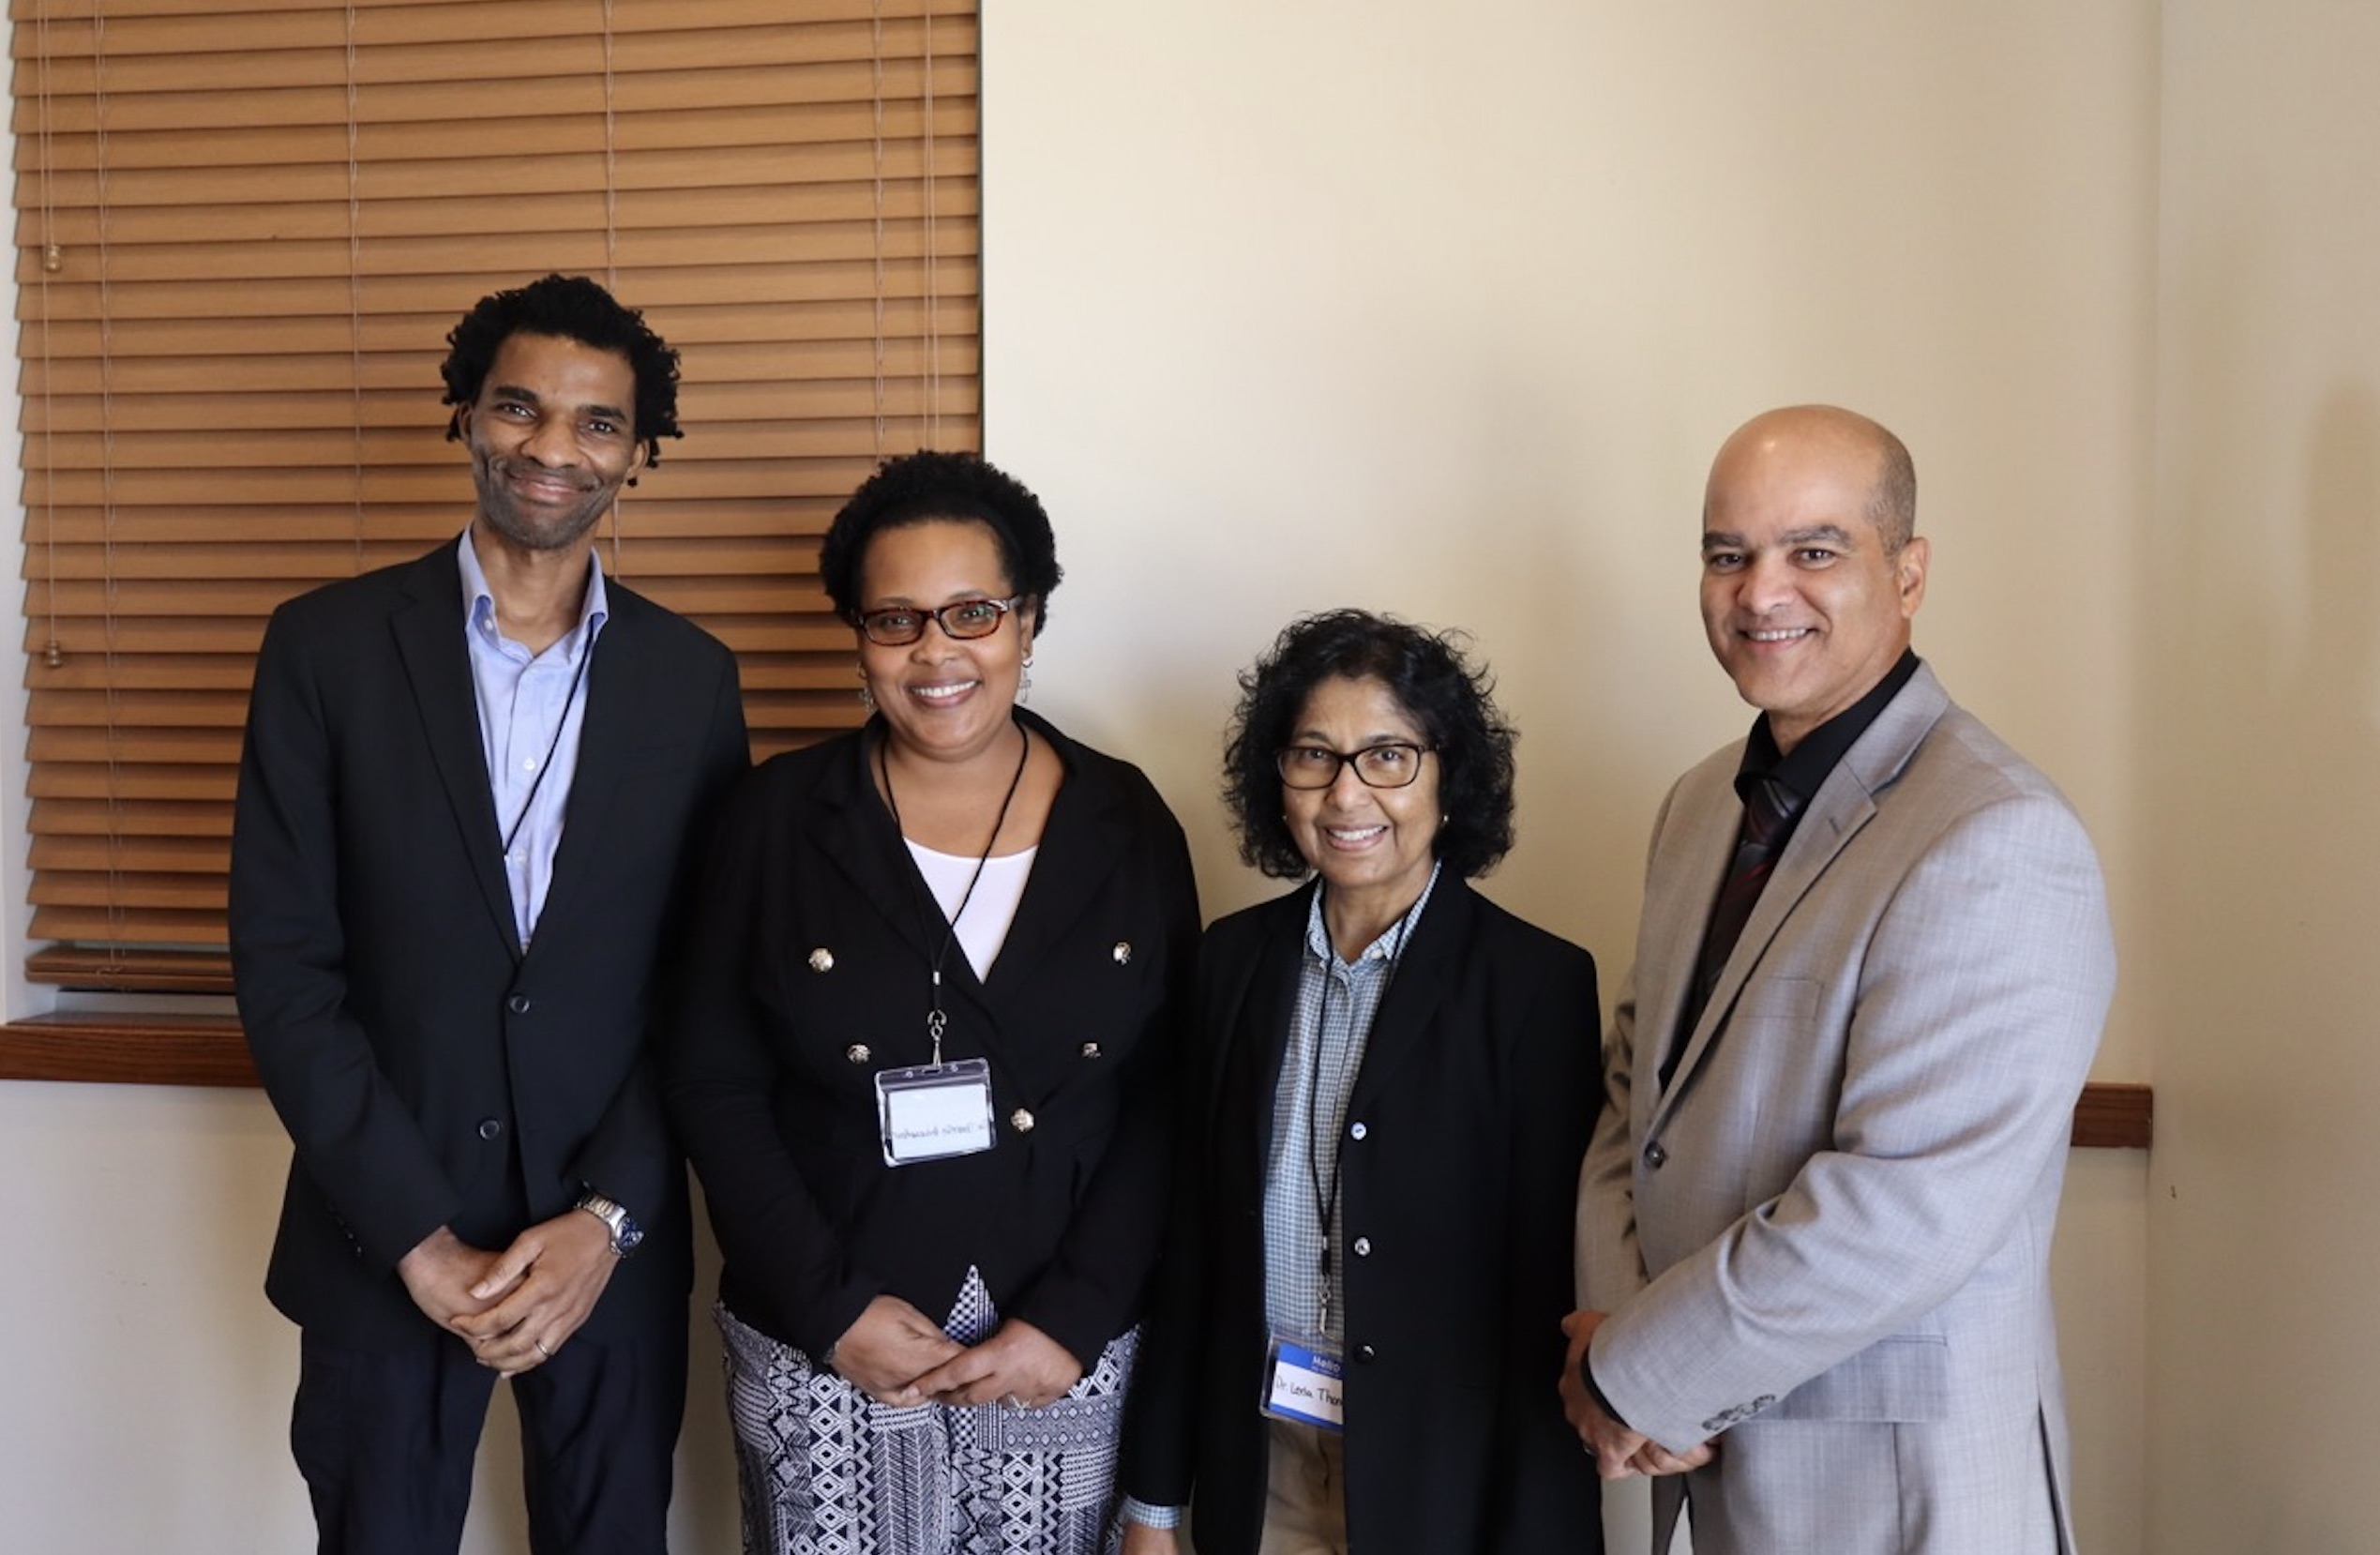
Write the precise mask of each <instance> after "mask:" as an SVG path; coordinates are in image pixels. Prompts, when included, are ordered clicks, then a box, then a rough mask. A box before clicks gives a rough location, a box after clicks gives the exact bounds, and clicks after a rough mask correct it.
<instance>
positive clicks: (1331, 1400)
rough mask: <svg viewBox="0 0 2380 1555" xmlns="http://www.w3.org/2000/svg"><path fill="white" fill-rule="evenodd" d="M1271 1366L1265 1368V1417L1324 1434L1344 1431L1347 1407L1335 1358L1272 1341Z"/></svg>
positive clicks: (1341, 1367) (1287, 1342)
mask: <svg viewBox="0 0 2380 1555" xmlns="http://www.w3.org/2000/svg"><path fill="white" fill-rule="evenodd" d="M1272 1362H1273V1364H1272V1365H1271V1366H1267V1367H1266V1368H1265V1377H1266V1382H1265V1398H1264V1412H1265V1413H1267V1414H1271V1415H1277V1416H1279V1417H1280V1418H1281V1419H1283V1420H1297V1421H1303V1423H1304V1424H1306V1425H1309V1426H1319V1427H1321V1428H1322V1429H1324V1430H1326V1431H1338V1430H1344V1429H1346V1428H1347V1405H1346V1402H1345V1398H1344V1396H1343V1394H1342V1391H1341V1388H1340V1386H1339V1377H1340V1374H1341V1373H1342V1372H1343V1371H1344V1370H1345V1366H1344V1364H1343V1363H1342V1362H1341V1360H1340V1358H1339V1357H1338V1356H1337V1355H1335V1354H1333V1352H1332V1351H1328V1350H1317V1349H1313V1348H1310V1347H1308V1346H1306V1345H1302V1344H1298V1343H1296V1342H1294V1341H1292V1340H1289V1339H1275V1340H1273V1356H1272Z"/></svg>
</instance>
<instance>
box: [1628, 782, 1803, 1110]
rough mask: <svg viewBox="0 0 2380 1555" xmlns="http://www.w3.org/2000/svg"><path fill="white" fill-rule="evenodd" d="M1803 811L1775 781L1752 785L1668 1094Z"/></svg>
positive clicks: (1672, 1051) (1667, 1071)
mask: <svg viewBox="0 0 2380 1555" xmlns="http://www.w3.org/2000/svg"><path fill="white" fill-rule="evenodd" d="M1800 809H1801V796H1800V794H1798V793H1794V792H1793V791H1792V790H1791V789H1789V788H1786V787H1785V785H1783V784H1782V783H1779V782H1778V781H1777V780H1776V779H1775V778H1756V779H1755V780H1754V782H1753V784H1752V792H1751V793H1750V794H1748V795H1747V796H1746V797H1745V799H1744V802H1743V826H1742V829H1741V830H1740V831H1739V832H1738V833H1737V834H1736V856H1735V861H1734V862H1733V863H1732V864H1730V865H1728V867H1727V878H1726V880H1725V883H1722V884H1721V885H1720V887H1719V900H1718V903H1717V904H1716V905H1715V906H1713V907H1712V908H1711V910H1710V928H1707V929H1705V930H1704V931H1703V936H1702V954H1701V955H1700V956H1699V957H1697V958H1696V959H1695V982H1694V988H1693V989H1692V990H1690V992H1689V993H1688V996H1687V999H1686V1008H1685V1013H1684V1015H1683V1016H1682V1017H1681V1018H1680V1020H1679V1022H1678V1031H1677V1034H1676V1036H1675V1038H1674V1039H1673V1040H1672V1041H1671V1042H1670V1044H1669V1052H1668V1056H1667V1057H1665V1058H1664V1059H1663V1060H1662V1064H1661V1083H1662V1086H1663V1088H1664V1090H1665V1089H1667V1088H1668V1085H1669V1077H1670V1076H1671V1075H1672V1074H1674V1073H1676V1072H1677V1068H1678V1059H1679V1057H1680V1055H1681V1054H1682V1053H1684V1052H1685V1050H1686V1041H1687V1038H1688V1037H1690V1036H1692V1035H1693V1034H1694V1029H1695V1023H1696V1022H1697V1021H1699V1020H1700V1019H1702V1011H1703V1006H1704V1005H1706V1004H1709V1003H1710V990H1711V989H1713V988H1716V987H1717V986H1718V983H1719V973H1720V971H1721V969H1722V968H1724V967H1725V966H1726V964H1727V957H1728V955H1729V953H1730V952H1732V951H1733V950H1734V949H1735V948H1736V941H1737V940H1738V939H1739V938H1740V937H1741V935H1742V933H1743V926H1744V922H1745V920H1747V919H1748V918H1750V917H1751V916H1752V907H1753V904H1754V903H1755V902H1756V901H1758V900H1759V899H1760V891H1761V887H1763V886H1765V885H1767V884H1768V883H1769V871H1770V869H1771V868H1774V866H1775V865H1776V862H1777V853H1778V852H1779V851H1780V850H1781V849H1782V848H1783V847H1784V844H1785V834H1786V829H1787V828H1788V827H1790V826H1791V825H1792V824H1793V818H1794V816H1795V815H1797V814H1798V813H1800Z"/></svg>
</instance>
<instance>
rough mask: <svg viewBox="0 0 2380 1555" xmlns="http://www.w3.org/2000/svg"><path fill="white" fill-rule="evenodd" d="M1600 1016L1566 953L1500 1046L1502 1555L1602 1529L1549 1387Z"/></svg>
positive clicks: (1591, 1113)
mask: <svg viewBox="0 0 2380 1555" xmlns="http://www.w3.org/2000/svg"><path fill="white" fill-rule="evenodd" d="M1601 1016H1602V1005H1601V1004H1598V1003H1597V999H1596V988H1595V963H1594V961H1593V959H1590V958H1589V956H1588V955H1587V954H1586V953H1585V952H1584V951H1580V950H1576V949H1574V948H1573V947H1571V946H1569V945H1563V946H1561V947H1560V957H1559V962H1558V963H1557V964H1556V966H1554V967H1553V968H1551V969H1549V974H1547V975H1544V976H1543V977H1541V978H1540V979H1539V987H1538V989H1536V992H1535V995H1534V997H1532V998H1531V999H1530V1000H1529V1001H1528V1003H1527V1004H1526V1005H1525V1006H1524V1007H1523V1009H1522V1010H1521V1012H1520V1014H1519V1017H1518V1020H1517V1023H1516V1025H1515V1026H1514V1030H1513V1032H1512V1034H1511V1036H1510V1038H1509V1040H1510V1043H1511V1048H1510V1050H1511V1053H1512V1064H1511V1067H1510V1072H1509V1076H1508V1080H1507V1083H1508V1085H1509V1087H1510V1091H1509V1095H1510V1102H1511V1105H1510V1109H1509V1111H1508V1114H1507V1118H1508V1125H1507V1126H1508V1130H1509V1133H1508V1138H1509V1141H1510V1159H1511V1165H1510V1170H1511V1173H1512V1189H1511V1192H1512V1204H1511V1211H1510V1221H1509V1228H1510V1229H1509V1233H1508V1234H1509V1245H1508V1246H1507V1247H1506V1250H1505V1262H1506V1273H1505V1281H1506V1290H1507V1292H1508V1300H1509V1302H1510V1309H1509V1310H1508V1312H1507V1313H1506V1316H1505V1321H1504V1336H1503V1338H1504V1362H1503V1382H1502V1390H1501V1396H1499V1398H1498V1400H1497V1427H1496V1429H1497V1438H1498V1441H1497V1449H1496V1453H1495V1461H1496V1464H1497V1466H1498V1470H1499V1472H1500V1473H1501V1474H1503V1475H1504V1476H1505V1477H1506V1482H1505V1483H1504V1484H1503V1485H1502V1486H1501V1487H1499V1494H1498V1495H1497V1496H1496V1497H1495V1502H1494V1504H1495V1507H1496V1517H1497V1521H1496V1525H1495V1527H1494V1529H1493V1531H1492V1535H1491V1539H1492V1542H1491V1546H1490V1547H1491V1548H1493V1549H1494V1550H1496V1551H1498V1552H1499V1555H1566V1552H1568V1551H1573V1550H1578V1549H1591V1548H1593V1547H1595V1544H1596V1541H1597V1535H1598V1533H1599V1532H1600V1529H1601V1523H1600V1517H1601V1514H1602V1506H1603V1494H1602V1487H1601V1483H1600V1482H1599V1481H1598V1480H1597V1478H1596V1476H1595V1473H1594V1472H1593V1469H1592V1467H1591V1465H1590V1464H1589V1460H1588V1458H1587V1457H1586V1455H1585V1454H1583V1453H1581V1452H1580V1451H1579V1446H1578V1438H1577V1437H1576V1435H1574V1433H1573V1432H1572V1430H1571V1428H1570V1426H1569V1424H1568V1423H1567V1422H1566V1421H1564V1420H1563V1418H1562V1412H1561V1403H1560V1399H1559V1395H1558V1393H1557V1391H1556V1387H1557V1383H1558V1382H1559V1378H1560V1373H1561V1366H1562V1357H1563V1354H1564V1352H1565V1351H1566V1350H1567V1345H1566V1343H1565V1341H1564V1339H1563V1337H1562V1333H1561V1327H1560V1324H1561V1319H1562V1316H1563V1314H1565V1313H1566V1312H1567V1311H1569V1309H1570V1305H1571V1288H1572V1242H1573V1226H1574V1209H1575V1185H1576V1183H1577V1181H1578V1170H1579V1159H1580V1157H1581V1155H1583V1154H1584V1153H1585V1151H1586V1148H1587V1136H1588V1130H1589V1127H1590V1126H1591V1125H1592V1124H1593V1122H1594V1118H1595V1101H1596V1089H1595V1053H1596V1048H1597V1025H1598V1022H1599V1021H1600V1019H1601Z"/></svg>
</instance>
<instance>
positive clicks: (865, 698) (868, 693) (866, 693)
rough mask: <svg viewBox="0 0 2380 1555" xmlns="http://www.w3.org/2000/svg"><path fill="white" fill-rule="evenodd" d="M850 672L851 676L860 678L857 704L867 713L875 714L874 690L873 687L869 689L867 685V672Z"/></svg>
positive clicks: (856, 670)
mask: <svg viewBox="0 0 2380 1555" xmlns="http://www.w3.org/2000/svg"><path fill="white" fill-rule="evenodd" d="M852 673H853V674H855V675H857V676H859V677H860V688H859V703H860V705H861V706H862V707H865V708H866V709H867V710H868V711H869V712H871V713H873V712H875V711H876V691H875V688H874V687H871V686H869V685H868V684H867V672H866V670H858V669H854V670H853V671H852Z"/></svg>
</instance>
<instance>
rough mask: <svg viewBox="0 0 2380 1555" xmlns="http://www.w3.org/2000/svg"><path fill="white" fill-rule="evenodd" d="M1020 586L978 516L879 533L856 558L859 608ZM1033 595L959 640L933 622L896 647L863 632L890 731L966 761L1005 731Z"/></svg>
mask: <svg viewBox="0 0 2380 1555" xmlns="http://www.w3.org/2000/svg"><path fill="white" fill-rule="evenodd" d="M1013 592H1014V590H1013V589H1012V587H1011V586H1010V583H1009V579H1008V569H1007V567H1006V566H1003V565H1002V561H1001V556H1000V542H999V541H998V540H996V539H995V538H993V536H992V532H991V528H990V526H989V525H987V524H984V523H981V522H978V521H974V520H972V519H927V520H926V521H923V522H920V523H905V524H901V525H899V526H898V527H896V528H892V529H886V530H882V531H880V532H879V533H878V534H877V535H876V536H875V537H874V538H873V539H871V540H869V541H868V542H867V550H866V553H865V554H864V555H863V556H862V557H861V559H860V566H859V598H860V609H861V610H862V611H881V610H890V609H893V608H894V607H896V606H907V607H911V608H913V609H918V610H939V609H941V607H942V606H944V605H950V604H956V603H957V602H958V601H959V600H962V599H1006V598H1007V597H1009V596H1010V595H1011V594H1012V593H1013ZM1032 627H1033V602H1032V600H1030V599H1027V600H1022V601H1019V602H1018V604H1017V609H1016V610H1014V611H1011V612H1010V613H1009V615H1008V616H1007V618H1006V619H1004V620H1002V622H1001V624H1000V626H999V627H998V629H996V630H994V631H993V632H992V633H991V634H990V635H989V636H987V637H976V638H969V639H967V640H965V641H963V642H962V641H959V640H957V639H955V638H953V637H951V636H950V634H949V633H947V632H945V631H943V630H942V628H941V627H940V626H939V625H937V624H935V623H933V622H931V621H929V622H927V623H926V631H925V635H924V636H922V637H920V638H919V639H918V640H917V641H916V642H910V643H904V644H902V645H901V646H899V647H890V648H888V647H884V646H882V645H881V644H879V643H874V642H869V641H868V640H867V636H866V633H865V632H854V635H855V636H856V637H857V638H858V639H859V656H860V673H861V675H862V676H863V677H865V678H866V682H867V688H868V690H869V692H870V693H872V694H873V695H874V697H875V699H876V706H877V709H878V711H880V712H881V713H882V714H883V716H884V722H885V724H886V725H887V726H888V728H889V730H890V732H891V737H892V738H893V740H894V741H895V742H896V744H898V745H899V746H900V747H902V748H903V749H904V750H905V751H907V752H910V753H913V754H916V755H920V756H927V757H932V758H936V759H939V760H944V761H964V760H967V759H969V758H971V757H973V756H978V755H981V754H983V753H984V752H985V751H987V750H988V749H990V748H991V747H992V745H993V743H994V742H995V741H997V740H999V739H1000V738H1001V737H1002V734H1003V733H1004V732H1005V731H1006V730H1007V729H1008V727H1009V724H1010V722H1011V714H1012V713H1013V712H1014V709H1015V705H1016V702H1017V680H1018V677H1019V674H1020V672H1022V670H1023V667H1024V661H1025V656H1026V655H1028V654H1030V653H1032Z"/></svg>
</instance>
